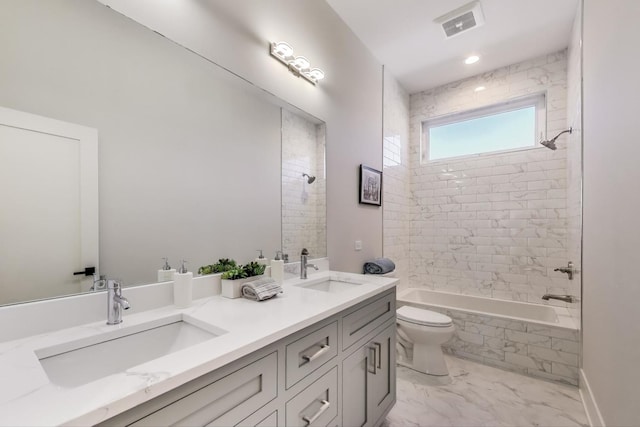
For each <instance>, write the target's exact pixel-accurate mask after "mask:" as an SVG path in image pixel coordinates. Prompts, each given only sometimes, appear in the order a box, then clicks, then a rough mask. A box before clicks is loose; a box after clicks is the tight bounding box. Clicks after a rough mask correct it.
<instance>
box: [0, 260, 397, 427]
mask: <svg viewBox="0 0 640 427" xmlns="http://www.w3.org/2000/svg"><path fill="white" fill-rule="evenodd" d="M395 282H396V280H395V279H389V278H381V277H374V276H363V275H358V274H346V273H336V272H330V271H325V272H320V273H314V274H313V275H311V276H310V278H309V279H307V280H302V279H291V280H287V281H285V284H284V286H283V287H284V294H282V295H280V296H278V297H277V298H275V299H273V300H269V301H265V302H261V303H257V302H254V301H250V300H245V299H237V300H229V299H226V298H222V297H220V296H219V295H216V296H211V297H207V298H202V299H200V300H197V301H195V302H194V304H193V306H192V307H190V308H188V309H182V310H179V309H176V308H175V307H173V306H172V305H168V306H162V307H158V308H155V309H151V310H147V311H143V312H139V313H135V314H131V315H128V314H127V313H125V315H124V322H123V323H122V324H121V325H117V326H107V325H106V324H104V322H99V323H90V324H87V325H80V326H77V327H72V328H68V329H64V330H57V331H53V332H50V333H44V334H40V335H36V336H31V337H28V338H21V339H17V340H14V341H11V342H4V343H0V377H2V378H3V381H2V386H0V425H45V424H46V425H52V424H55V425H59V424H73V425H78V424H82V425H94V424H99V425H136V426H144V425H154V426H155V425H173V424H181V425H224V426H228V425H250V426H260V425H261V426H268V425H279V426H306V425H314V426H315V425H323V426H324V425H367V426H374V425H378V424H380V422H381V421H382V420H383V419H384V417H385V415H386V414H387V413H388V411H389V410H390V409H391V407H392V406H393V404H394V403H395V369H394V366H395ZM157 286H167V284H160V285H157ZM132 293H133V292H132ZM125 294H126V291H125ZM129 300H130V301H131V304H132V306H135V299H134V298H133V295H132V296H131V297H129ZM52 303H53V301H52ZM105 303H106V302H105ZM152 334H153V335H152ZM127 340H128V341H127ZM163 340H168V341H171V343H170V345H168V346H167V347H166V348H165V353H166V354H163V355H160V356H158V354H154V353H153V351H155V350H153V347H154V346H156V345H160V346H162V343H163V342H164V341H163ZM125 341H126V342H128V344H124V345H120V346H119V347H117V346H114V344H113V343H125ZM154 343H155V344H154ZM158 343H159V344H158ZM101 346H104V347H101ZM175 346H178V347H175ZM180 346H182V347H180ZM92 347H95V348H98V349H99V351H98V352H97V353H95V354H93V355H82V354H81V352H83V351H85V349H86V348H92ZM163 348H164V347H163ZM160 351H162V350H160ZM122 353H124V354H125V356H124V357H123V355H122ZM127 354H129V355H130V357H131V358H133V357H134V356H135V355H136V354H137V355H139V357H141V358H142V359H140V360H138V361H137V362H131V361H130V360H129V357H126V355H127ZM69 355H71V356H72V357H76V356H77V357H76V359H73V358H72V359H71V360H66V359H65V358H67V357H71V356H69ZM145 355H146V356H145ZM145 357H146V358H147V359H148V360H144V358H145ZM83 358H84V359H83ZM100 358H104V360H108V361H109V362H105V361H104V360H100ZM87 360H88V365H89V367H90V369H88V372H87V373H85V374H83V373H82V372H81V371H82V368H83V363H87ZM119 360H122V361H124V362H123V363H125V365H121V366H120V368H118V367H115V368H113V369H116V371H115V372H111V373H110V372H108V371H105V372H103V373H98V374H96V373H94V369H91V366H92V364H93V365H95V366H98V365H105V364H106V365H107V368H105V369H108V365H110V364H111V363H112V362H113V363H114V364H116V363H118V361H119ZM50 362H51V363H50ZM127 362H129V363H136V365H135V366H126V363H127ZM70 365H71V366H72V367H71V368H69V366H70ZM123 368H124V369H123ZM65 369H67V371H65ZM118 369H119V370H118ZM95 370H98V369H97V368H96V369H95ZM92 375H93V376H94V377H95V376H96V375H97V376H98V377H97V378H94V377H92ZM87 381H88V382H87ZM34 408H38V409H37V411H34Z"/></svg>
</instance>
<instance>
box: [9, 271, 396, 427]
mask: <svg viewBox="0 0 640 427" xmlns="http://www.w3.org/2000/svg"><path fill="white" fill-rule="evenodd" d="M330 276H331V277H336V276H339V277H341V278H344V279H345V280H352V281H356V282H359V283H362V284H361V285H359V286H354V287H353V288H350V289H347V290H344V291H342V292H338V293H330V292H323V291H316V290H311V289H304V288H301V287H299V286H296V285H297V284H300V283H307V284H309V283H311V282H315V281H317V280H318V279H324V278H327V277H330ZM396 281H397V280H396V279H391V278H384V277H376V276H370V275H367V276H364V275H360V274H350V273H338V272H331V271H324V272H318V273H315V274H312V275H310V277H309V279H307V280H306V281H305V280H302V279H289V280H287V281H285V283H284V285H283V288H284V293H283V294H280V295H279V296H278V297H277V298H274V299H271V300H268V301H263V302H260V303H258V302H255V301H251V300H247V299H244V298H239V299H227V298H224V297H222V296H219V295H216V296H213V297H207V298H202V299H199V300H195V301H194V302H193V304H192V306H191V307H189V308H186V309H177V308H175V307H174V306H173V305H170V306H166V307H160V308H157V309H153V310H148V311H143V312H139V313H135V314H131V315H127V312H124V317H123V319H124V321H123V323H122V324H120V325H115V326H108V325H106V324H105V322H104V321H100V322H94V323H89V324H85V325H81V326H76V327H71V328H67V329H61V330H56V331H53V332H48V333H43V334H39V335H33V336H30V337H25V338H20V339H16V340H13V341H7V342H3V343H0V425H11V426H18V425H29V426H36V425H48V426H49V425H63V424H64V425H91V424H96V423H99V422H101V421H104V420H106V419H108V418H111V417H113V416H115V415H117V414H119V413H121V412H124V411H126V410H127V409H130V408H133V407H135V406H137V405H139V404H141V403H142V402H145V401H147V400H149V399H152V398H154V397H156V396H159V395H161V394H163V393H165V392H167V391H169V390H172V389H174V388H176V387H178V386H180V385H182V384H185V383H186V382H188V381H191V380H193V379H195V378H197V377H199V376H201V375H204V374H206V373H208V372H211V371H213V370H215V369H217V368H220V367H222V366H224V365H226V364H227V363H229V362H232V361H234V360H237V359H238V358H240V357H242V356H245V355H247V354H250V353H252V352H254V351H256V350H258V349H260V348H262V347H264V346H267V345H269V344H271V343H274V342H276V341H278V340H279V339H281V338H284V337H286V336H288V335H290V334H292V333H294V332H297V331H299V330H301V329H303V328H305V327H307V326H310V325H312V324H314V323H316V322H318V321H321V320H323V319H325V318H327V317H329V316H331V315H333V314H336V313H338V312H340V311H342V310H344V309H346V308H348V307H350V306H353V305H355V304H357V303H359V302H361V301H364V300H365V299H367V298H369V297H371V296H374V295H376V294H378V293H381V292H384V291H386V290H388V289H391V288H393V287H394V286H395V283H396ZM175 315H184V316H188V317H189V318H191V319H195V321H197V322H203V323H204V324H206V325H211V326H213V327H215V328H219V329H223V330H225V331H227V332H226V333H224V334H223V335H221V336H219V337H216V338H214V339H211V340H207V341H204V342H202V343H200V344H196V345H194V346H192V347H188V348H185V349H183V350H180V351H177V352H175V353H171V354H168V355H166V356H163V357H161V358H158V359H155V360H152V361H150V362H147V363H144V364H141V365H138V366H135V367H133V368H131V369H128V370H127V371H126V372H122V373H118V374H114V375H110V376H107V377H104V378H101V379H99V380H96V381H93V382H90V383H88V384H85V385H82V386H79V387H75V388H62V387H60V386H57V385H55V384H53V383H51V382H50V381H49V379H48V377H47V375H46V373H45V371H44V370H43V368H42V366H41V365H40V362H39V360H38V357H37V355H36V352H37V351H38V350H41V349H43V348H48V347H51V346H54V345H59V344H62V343H66V342H70V341H75V340H78V339H83V338H90V337H92V336H97V335H100V334H103V333H105V332H109V331H113V330H118V329H122V328H132V327H135V326H136V325H140V324H144V323H147V322H149V321H153V320H156V319H162V318H166V317H167V316H175ZM5 327H6V326H5Z"/></svg>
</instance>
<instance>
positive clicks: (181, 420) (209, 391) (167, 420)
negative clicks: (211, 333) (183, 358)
mask: <svg viewBox="0 0 640 427" xmlns="http://www.w3.org/2000/svg"><path fill="white" fill-rule="evenodd" d="M276 366H277V353H275V352H274V353H271V354H270V355H268V356H265V357H263V358H262V359H260V360H258V361H256V362H253V363H251V364H250V365H247V366H245V367H243V368H241V369H239V370H237V371H235V372H233V373H232V374H230V375H227V376H226V377H224V378H221V379H219V380H217V381H215V382H214V383H212V384H209V385H207V386H206V387H203V388H201V389H199V390H197V391H196V392H194V393H191V394H189V395H188V396H185V397H183V398H181V399H179V400H177V401H175V402H174V403H171V404H170V405H168V406H165V407H164V408H162V409H160V410H158V411H156V412H154V413H152V414H150V415H149V416H147V417H145V418H143V419H141V420H139V421H137V422H136V423H134V424H131V425H135V426H136V427H143V426H149V427H150V426H159V425H189V426H195V425H198V426H203V425H207V426H231V425H235V424H237V423H239V422H240V421H241V420H243V419H244V418H245V417H246V415H247V414H248V413H252V412H254V411H256V410H257V409H258V408H260V407H262V406H263V405H265V404H266V403H267V402H269V401H270V400H272V399H274V398H275V397H276V395H277V386H278V383H277V377H276V371H277V369H276Z"/></svg>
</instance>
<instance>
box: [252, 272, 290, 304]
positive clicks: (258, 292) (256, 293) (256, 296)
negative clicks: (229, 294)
mask: <svg viewBox="0 0 640 427" xmlns="http://www.w3.org/2000/svg"><path fill="white" fill-rule="evenodd" d="M281 292H283V291H282V286H280V285H279V284H278V283H277V282H276V281H275V280H273V279H272V278H270V277H265V278H263V279H258V280H254V281H253V282H247V283H245V284H244V285H242V296H243V297H245V298H248V299H252V300H254V301H264V300H267V299H270V298H273V297H275V296H276V295H278V294H279V293H281Z"/></svg>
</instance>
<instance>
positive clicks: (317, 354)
mask: <svg viewBox="0 0 640 427" xmlns="http://www.w3.org/2000/svg"><path fill="white" fill-rule="evenodd" d="M329 350H331V347H329V345H328V344H322V346H321V347H320V350H318V351H316V352H315V353H313V354H312V355H311V356H307V355H306V354H303V355H302V358H303V359H304V360H306V361H307V363H309V362H313V361H314V360H316V359H317V358H318V357H320V356H322V355H323V354H325V353H326V352H328V351H329Z"/></svg>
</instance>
